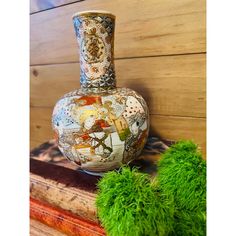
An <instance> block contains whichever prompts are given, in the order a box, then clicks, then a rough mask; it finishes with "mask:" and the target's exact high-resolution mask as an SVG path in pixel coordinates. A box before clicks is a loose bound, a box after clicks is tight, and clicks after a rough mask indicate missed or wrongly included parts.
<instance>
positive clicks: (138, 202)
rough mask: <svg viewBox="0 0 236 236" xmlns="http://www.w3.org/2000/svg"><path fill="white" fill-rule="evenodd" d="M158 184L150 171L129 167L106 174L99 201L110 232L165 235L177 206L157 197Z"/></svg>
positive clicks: (137, 235)
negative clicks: (148, 172) (149, 174)
mask: <svg viewBox="0 0 236 236" xmlns="http://www.w3.org/2000/svg"><path fill="white" fill-rule="evenodd" d="M155 185H156V183H155V182H152V181H150V178H149V176H148V175H147V174H142V173H139V172H138V171H137V170H136V169H133V170H130V169H129V168H128V167H123V168H121V170H120V172H116V171H112V172H108V173H107V174H105V175H104V177H103V178H102V179H101V181H100V182H99V184H98V187H99V193H98V197H97V201H96V205H97V208H98V216H99V218H100V220H101V222H102V225H103V226H104V228H105V229H106V231H107V233H108V235H110V236H118V235H119V236H123V235H125V236H129V235H130V236H139V235H148V236H152V235H158V232H159V235H165V233H166V232H167V231H168V232H169V231H171V230H172V223H173V222H172V217H170V215H173V210H174V209H172V208H171V207H172V206H170V208H169V206H168V203H167V204H166V205H163V203H162V202H161V201H160V202H159V201H158V193H157V191H156V186H155ZM156 209H158V211H157V210H156ZM171 212H172V213H171Z"/></svg>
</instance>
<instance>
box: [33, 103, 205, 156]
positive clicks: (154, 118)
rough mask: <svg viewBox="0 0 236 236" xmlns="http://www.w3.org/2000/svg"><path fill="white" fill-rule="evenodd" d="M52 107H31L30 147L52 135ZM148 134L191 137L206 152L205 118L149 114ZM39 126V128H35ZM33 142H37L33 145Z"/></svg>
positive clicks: (179, 137) (177, 137)
mask: <svg viewBox="0 0 236 236" xmlns="http://www.w3.org/2000/svg"><path fill="white" fill-rule="evenodd" d="M51 113H52V108H39V107H34V108H32V107H31V122H30V128H31V129H30V136H31V138H30V142H31V148H33V147H36V146H38V145H40V144H41V143H43V142H45V141H47V140H49V139H51V138H52V137H53V134H52V128H51ZM150 119H151V127H150V134H152V135H157V134H158V135H160V136H161V137H162V138H164V139H170V140H180V139H192V140H193V141H195V142H196V143H197V144H199V145H200V148H201V149H202V151H203V153H204V154H205V153H206V119H205V118H192V117H177V116H161V115H151V116H150ZM37 127H40V128H37ZM33 144H37V145H35V146H33Z"/></svg>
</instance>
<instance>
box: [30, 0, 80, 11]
mask: <svg viewBox="0 0 236 236" xmlns="http://www.w3.org/2000/svg"><path fill="white" fill-rule="evenodd" d="M80 1H83V0H80ZM73 2H79V0H77V1H76V0H30V13H31V14H32V13H37V12H39V11H45V10H49V9H53V8H55V7H59V6H63V5H67V4H70V3H73Z"/></svg>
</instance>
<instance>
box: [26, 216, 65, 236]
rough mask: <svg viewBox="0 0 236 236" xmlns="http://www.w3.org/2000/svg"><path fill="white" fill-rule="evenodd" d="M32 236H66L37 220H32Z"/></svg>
mask: <svg viewBox="0 0 236 236" xmlns="http://www.w3.org/2000/svg"><path fill="white" fill-rule="evenodd" d="M30 236H66V234H64V233H61V232H59V231H57V230H55V229H53V228H51V227H49V226H47V225H45V224H43V223H41V222H39V221H37V220H33V219H30Z"/></svg>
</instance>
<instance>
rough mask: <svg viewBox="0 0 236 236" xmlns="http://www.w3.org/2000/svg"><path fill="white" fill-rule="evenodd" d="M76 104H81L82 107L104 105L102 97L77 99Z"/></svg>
mask: <svg viewBox="0 0 236 236" xmlns="http://www.w3.org/2000/svg"><path fill="white" fill-rule="evenodd" d="M74 103H76V104H79V105H80V106H88V105H92V104H94V103H97V104H100V105H102V100H101V97H89V96H83V97H81V98H75V99H74Z"/></svg>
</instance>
